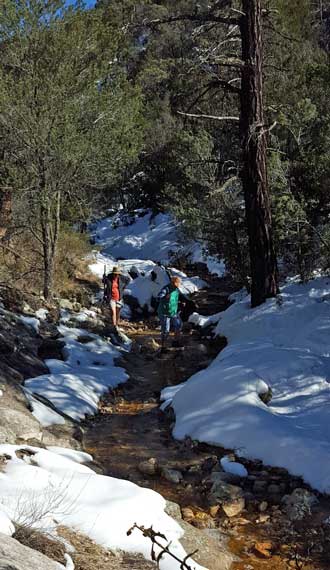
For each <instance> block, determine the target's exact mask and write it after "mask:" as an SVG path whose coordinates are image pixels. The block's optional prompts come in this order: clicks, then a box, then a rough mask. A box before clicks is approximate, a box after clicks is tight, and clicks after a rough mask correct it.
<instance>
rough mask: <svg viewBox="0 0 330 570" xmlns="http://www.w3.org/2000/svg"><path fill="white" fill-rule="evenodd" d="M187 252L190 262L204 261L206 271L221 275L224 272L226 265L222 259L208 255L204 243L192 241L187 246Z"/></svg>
mask: <svg viewBox="0 0 330 570" xmlns="http://www.w3.org/2000/svg"><path fill="white" fill-rule="evenodd" d="M187 253H188V255H189V260H190V262H191V263H206V265H207V269H208V271H209V272H210V273H211V274H213V275H217V276H218V277H223V276H224V275H225V273H226V266H225V262H224V261H223V259H221V260H219V259H217V258H216V257H214V256H212V255H208V253H207V248H206V245H205V244H200V243H193V244H191V245H190V246H189V247H188V250H187Z"/></svg>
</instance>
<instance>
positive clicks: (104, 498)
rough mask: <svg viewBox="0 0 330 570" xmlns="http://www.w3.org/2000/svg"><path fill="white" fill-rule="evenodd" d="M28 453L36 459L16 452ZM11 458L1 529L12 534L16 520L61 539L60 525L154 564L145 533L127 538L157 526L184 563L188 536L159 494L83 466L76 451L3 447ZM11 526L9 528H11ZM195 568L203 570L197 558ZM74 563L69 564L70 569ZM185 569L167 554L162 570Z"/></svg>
mask: <svg viewBox="0 0 330 570" xmlns="http://www.w3.org/2000/svg"><path fill="white" fill-rule="evenodd" d="M19 449H28V450H30V451H32V452H33V453H34V455H32V457H31V456H30V455H25V456H23V459H22V458H19V457H17V455H16V453H15V451H17V450H19ZM2 453H6V454H8V455H9V456H10V457H11V459H10V460H8V462H7V463H6V465H5V466H4V471H3V472H2V473H1V486H0V503H1V509H2V511H1V513H3V514H0V529H6V528H7V529H8V530H10V529H11V528H12V527H11V521H14V522H16V523H21V524H22V523H24V524H31V525H32V526H34V527H37V528H39V529H41V530H44V531H47V532H51V533H53V534H56V527H57V526H58V525H61V524H62V525H66V526H68V527H70V528H72V529H73V530H76V531H78V532H82V533H84V534H87V535H88V536H89V537H90V538H91V539H93V540H95V541H96V542H97V543H98V544H100V545H102V546H104V547H108V548H113V549H122V550H125V551H127V552H136V553H140V554H142V555H144V556H145V557H146V558H148V559H150V554H151V544H150V541H149V540H148V539H147V538H145V537H144V536H143V535H142V533H140V532H139V531H134V532H133V533H132V534H131V535H130V536H127V531H128V529H130V528H131V527H132V526H133V525H134V523H137V524H139V525H144V526H145V527H146V528H149V527H150V526H152V527H153V528H154V529H155V530H157V531H159V532H162V533H164V534H165V536H166V537H167V539H168V540H171V541H172V544H171V549H172V551H173V552H174V553H175V554H176V555H177V556H178V557H181V558H183V557H184V556H185V551H184V550H183V548H182V546H181V545H180V543H179V538H180V537H181V536H182V535H183V531H182V529H181V528H180V526H179V525H178V523H177V522H175V521H174V520H173V519H172V518H170V517H169V516H168V515H167V514H166V513H165V512H164V509H165V505H166V502H165V500H164V499H163V497H161V496H160V495H159V494H158V493H156V492H154V491H152V490H150V489H145V488H142V487H138V486H137V485H135V484H134V483H131V482H130V481H123V480H121V479H115V478H113V477H107V476H104V475H98V474H96V473H95V472H94V471H92V470H91V469H90V468H89V467H87V466H85V465H82V464H81V463H80V460H81V459H83V457H81V456H80V454H79V453H77V452H74V451H73V450H72V456H71V457H70V452H69V451H68V450H65V455H66V456H64V455H63V450H61V449H59V450H57V453H55V452H54V448H53V449H52V450H46V449H40V448H38V447H30V446H24V447H23V448H22V447H20V446H15V445H9V444H6V445H0V454H2ZM6 525H7V526H6ZM188 562H189V564H190V565H191V567H192V569H194V570H202V568H201V567H200V566H198V565H197V564H195V563H194V562H193V561H191V559H189V560H188ZM68 564H69V559H67V568H68V567H69V568H70V566H68ZM179 568H180V564H179V563H178V562H176V561H175V560H173V559H171V558H170V557H169V556H168V555H164V557H163V558H162V559H161V562H160V569H161V570H179Z"/></svg>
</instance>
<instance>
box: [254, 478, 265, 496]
mask: <svg viewBox="0 0 330 570" xmlns="http://www.w3.org/2000/svg"><path fill="white" fill-rule="evenodd" d="M267 487H268V482H267V481H264V480H263V479H261V480H260V479H259V480H258V479H257V480H256V481H255V482H254V483H253V492H254V493H256V494H262V493H265V492H266V490H267Z"/></svg>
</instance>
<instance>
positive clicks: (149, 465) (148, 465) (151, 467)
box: [138, 457, 159, 476]
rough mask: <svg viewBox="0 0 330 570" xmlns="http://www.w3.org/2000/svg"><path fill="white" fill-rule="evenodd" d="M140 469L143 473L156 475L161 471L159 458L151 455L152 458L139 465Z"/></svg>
mask: <svg viewBox="0 0 330 570" xmlns="http://www.w3.org/2000/svg"><path fill="white" fill-rule="evenodd" d="M138 470H139V471H140V472H141V473H142V474H143V475H151V476H152V475H156V474H157V473H158V472H159V466H158V463H157V459H155V458H154V457H150V459H147V460H146V461H141V462H140V463H139V465H138Z"/></svg>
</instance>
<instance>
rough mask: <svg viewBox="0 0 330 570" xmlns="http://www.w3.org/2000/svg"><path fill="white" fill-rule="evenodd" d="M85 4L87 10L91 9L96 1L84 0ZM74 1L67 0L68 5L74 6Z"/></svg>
mask: <svg viewBox="0 0 330 570" xmlns="http://www.w3.org/2000/svg"><path fill="white" fill-rule="evenodd" d="M84 1H85V4H86V6H87V8H91V7H92V6H94V4H95V2H96V0H84ZM73 3H74V0H66V4H67V6H69V5H70V4H73Z"/></svg>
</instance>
